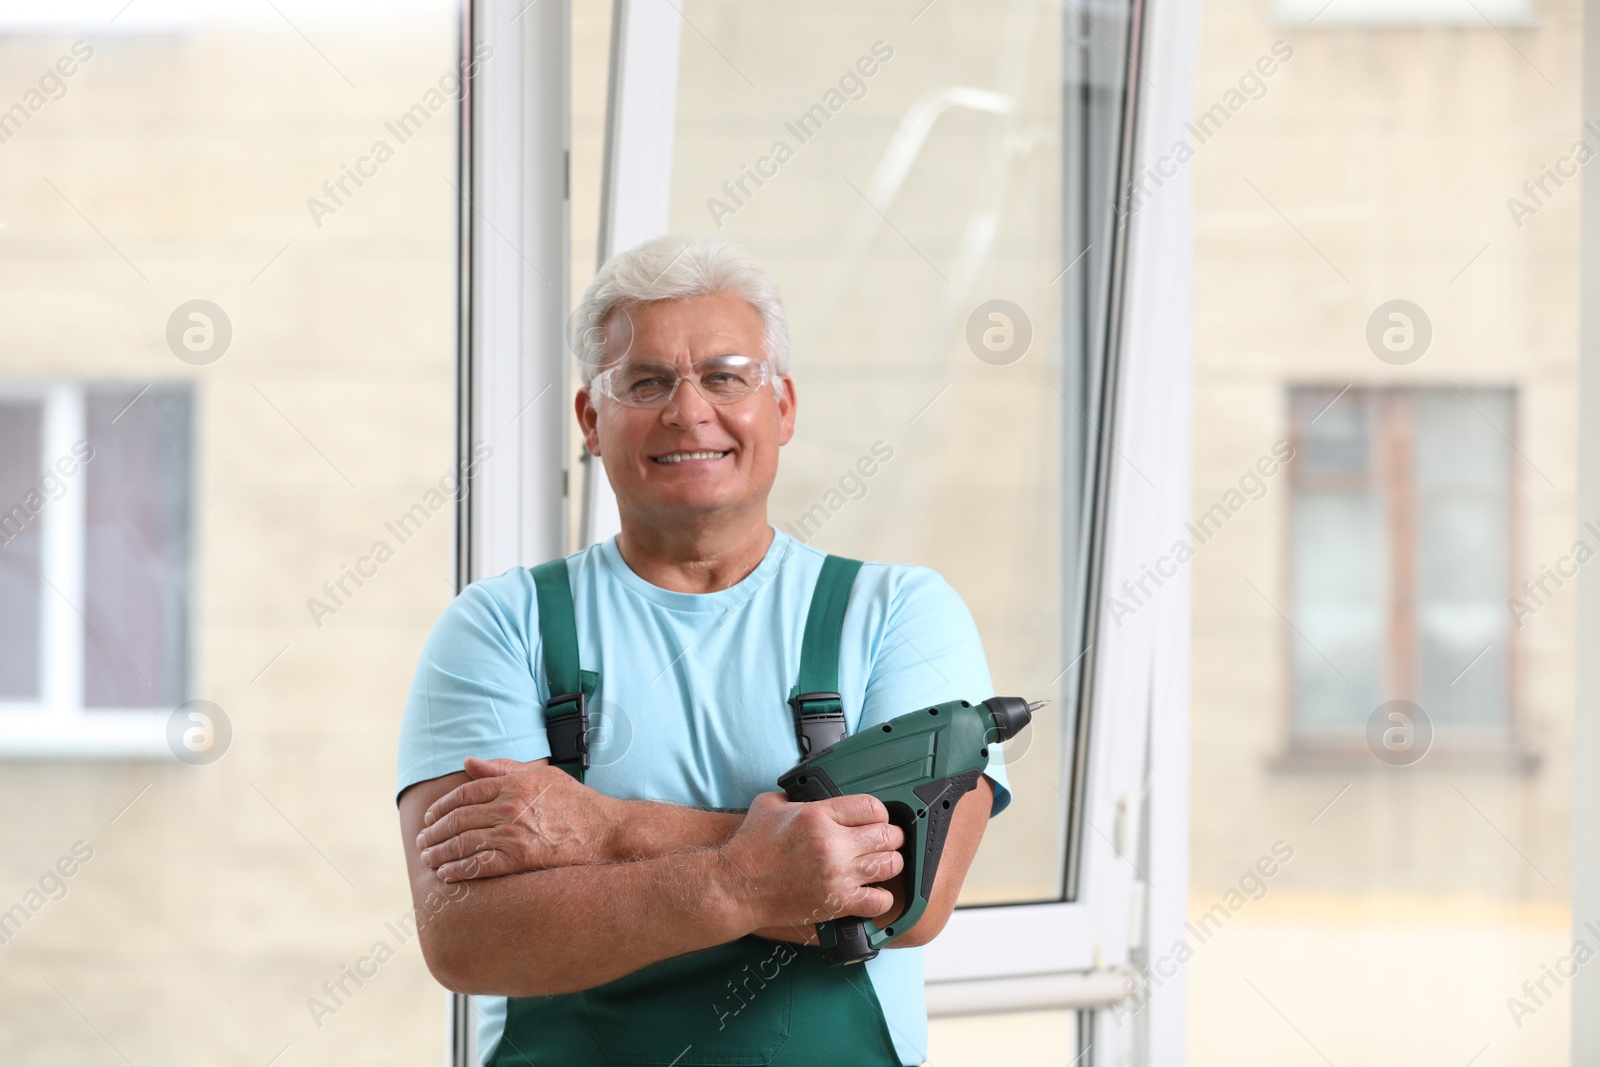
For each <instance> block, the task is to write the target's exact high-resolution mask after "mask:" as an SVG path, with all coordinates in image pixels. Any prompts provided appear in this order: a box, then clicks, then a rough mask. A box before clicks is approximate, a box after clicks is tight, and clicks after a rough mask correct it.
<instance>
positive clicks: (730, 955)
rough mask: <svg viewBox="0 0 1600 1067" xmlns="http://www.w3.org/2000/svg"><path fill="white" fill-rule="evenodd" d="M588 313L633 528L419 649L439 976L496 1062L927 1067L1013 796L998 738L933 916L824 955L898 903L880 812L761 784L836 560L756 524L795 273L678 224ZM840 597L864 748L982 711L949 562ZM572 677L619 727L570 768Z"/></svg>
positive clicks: (591, 363) (790, 740) (781, 389)
mask: <svg viewBox="0 0 1600 1067" xmlns="http://www.w3.org/2000/svg"><path fill="white" fill-rule="evenodd" d="M577 321H578V322H579V324H580V329H579V332H578V336H577V348H578V353H579V359H580V362H581V364H582V379H583V382H584V387H583V388H582V389H580V390H579V391H578V394H577V399H576V410H577V416H578V420H579V423H580V424H581V426H582V428H583V432H584V438H585V441H586V443H587V446H588V449H589V452H590V453H591V454H593V455H595V456H598V457H600V458H601V460H602V461H603V462H604V464H605V470H606V475H607V477H608V478H610V480H611V485H612V488H613V489H614V490H615V492H616V497H617V503H618V507H619V510H620V513H621V518H622V532H621V533H619V534H618V535H617V536H616V538H615V539H613V540H611V541H606V542H604V543H601V544H597V545H593V546H591V547H589V548H587V549H585V550H583V551H581V552H577V553H575V554H573V555H571V556H569V557H567V558H566V561H565V577H561V576H560V573H561V572H560V571H559V570H556V571H552V570H551V565H547V566H545V567H542V568H537V569H535V570H531V571H530V570H529V569H527V568H516V569H513V570H510V571H507V572H506V573H504V574H501V575H499V576H497V577H494V578H490V579H486V580H484V581H480V582H475V583H473V584H472V585H471V586H469V587H468V588H467V589H466V590H464V591H463V592H462V594H461V595H460V596H459V597H457V598H456V599H455V601H453V602H452V603H451V604H450V606H449V607H448V608H447V609H446V610H445V612H444V614H443V615H442V616H441V617H440V619H439V621H438V623H437V624H436V625H435V627H434V630H433V633H432V635H431V636H430V637H429V639H428V642H427V645H426V647H425V648H424V650H423V653H422V657H421V662H420V663H419V664H418V666H417V671H416V676H415V678H414V680H413V682H412V687H411V695H410V699H409V701H408V702H407V705H406V710H405V717H404V721H403V724H402V727H401V736H400V760H399V763H400V775H399V805H400V822H401V830H402V834H403V838H404V842H405V848H406V856H407V860H408V864H409V869H410V877H411V889H412V895H413V897H414V899H415V901H416V905H417V908H418V909H419V912H420V913H421V921H420V923H419V928H420V940H421V944H422V950H423V954H424V956H425V958H426V960H427V963H428V967H429V969H430V970H431V971H432V972H433V974H434V976H435V977H436V978H438V980H439V981H440V982H442V983H443V984H444V985H445V986H447V987H448V988H450V989H452V990H455V991H457V992H461V993H472V994H478V995H479V997H478V1005H479V1010H480V1018H481V1022H480V1029H479V1052H480V1055H481V1056H482V1057H483V1062H484V1063H485V1064H486V1065H489V1067H505V1065H513V1064H517V1065H521V1064H535V1063H537V1064H541V1065H544V1064H550V1065H560V1067H570V1065H574V1064H588V1063H596V1064H598V1063H606V1064H661V1065H663V1067H665V1065H668V1064H673V1065H676V1067H691V1065H695V1064H708V1065H709V1064H717V1065H724V1067H726V1065H732V1064H766V1065H772V1067H788V1065H800V1064H805V1065H811V1064H823V1065H832V1067H841V1065H848V1064H862V1065H871V1067H883V1065H890V1067H893V1065H900V1064H920V1063H922V1061H923V1059H924V1058H925V1055H926V1050H927V1013H926V1006H925V1004H924V1001H923V991H922V950H921V947H920V946H922V945H923V944H925V943H927V942H928V941H929V940H931V939H932V938H933V937H934V936H935V935H936V934H937V933H938V932H939V931H940V930H941V929H942V928H943V926H944V924H945V922H946V921H947V920H948V919H949V917H950V912H951V909H952V908H953V907H954V905H955V900H956V896H957V894H958V893H959V891H960V888H961V882H962V879H963V878H964V877H965V876H966V872H967V868H968V867H969V866H970V864H971V861H972V857H973V854H974V853H975V852H976V851H977V847H978V842H979V840H980V838H981V837H982V834H983V830H984V827H985V825H986V822H987V820H988V819H989V817H990V816H991V815H993V814H997V813H998V812H999V811H1001V810H1002V809H1003V808H1004V807H1005V806H1006V805H1007V804H1008V803H1009V802H1010V792H1009V790H1008V787H1007V783H1006V777H1005V770H1004V766H1003V762H1002V759H1001V757H1000V756H999V751H1000V749H999V746H990V750H989V751H990V753H991V756H990V765H989V769H988V772H987V776H985V777H981V778H980V779H979V780H978V786H977V788H976V789H974V790H972V791H971V792H970V793H968V794H966V796H965V797H963V798H962V799H961V801H960V802H959V803H958V804H957V806H956V813H955V816H954V821H953V826H952V829H951V831H950V834H949V837H948V839H947V844H946V846H945V851H944V857H943V860H942V862H941V864H940V866H939V869H938V873H937V876H936V881H935V884H934V889H933V893H932V895H931V898H930V907H929V908H928V910H927V912H926V914H925V916H924V918H923V919H922V920H921V921H920V922H919V923H918V924H917V925H916V926H915V927H914V928H913V929H912V930H911V932H910V933H908V934H906V935H904V936H903V937H901V938H900V939H899V940H898V941H895V942H893V943H892V945H890V946H889V947H888V948H887V949H886V950H885V951H884V952H882V953H880V954H879V955H878V957H877V958H875V959H872V960H869V961H868V962H867V963H866V965H865V968H864V973H863V968H858V967H838V968H830V967H829V966H827V964H826V963H825V962H824V961H823V960H822V958H821V953H820V950H819V949H817V948H816V947H815V946H816V943H817V942H816V934H815V930H814V927H813V925H812V924H813V923H815V922H816V921H818V920H821V919H829V918H834V917H837V916H841V915H857V916H867V917H877V918H878V922H879V923H880V924H888V923H890V922H892V921H893V919H894V917H895V916H897V915H898V914H899V913H900V911H901V909H902V907H903V900H904V897H903V889H902V887H901V884H900V883H901V881H902V880H901V879H900V878H898V877H897V876H898V875H899V873H900V870H901V867H902V860H901V857H900V855H899V853H898V852H897V851H895V850H896V849H897V848H899V847H900V846H901V844H902V843H903V836H902V834H901V832H900V830H899V829H898V828H897V827H895V826H894V825H893V824H892V823H890V822H889V821H888V813H887V811H886V810H885V808H884V806H883V805H882V804H881V803H880V802H879V801H878V800H877V799H876V798H873V797H870V796H847V797H836V798H833V799H831V800H824V801H818V802H813V803H803V804H795V803H790V802H789V801H788V800H787V799H786V798H785V797H784V795H783V794H782V793H781V792H774V791H773V789H774V786H775V783H776V781H777V778H778V776H779V775H780V774H781V773H782V772H783V771H785V770H787V769H788V768H789V767H791V766H793V765H794V764H795V763H796V762H797V760H798V759H799V758H800V755H801V748H800V742H799V740H798V739H797V732H796V731H797V727H796V722H795V718H794V712H793V711H792V710H791V706H790V705H789V704H788V703H787V701H788V700H789V697H790V696H791V695H792V693H793V692H794V687H795V685H796V679H797V672H798V670H799V667H800V664H801V659H802V644H803V631H804V629H805V627H806V620H807V615H808V609H809V608H810V604H811V599H812V594H813V590H814V589H815V588H816V587H817V585H818V583H819V581H820V580H822V579H821V577H820V576H821V575H822V574H823V565H824V559H825V555H824V553H822V552H820V551H817V550H816V549H814V548H811V547H808V546H806V545H802V544H800V543H799V542H797V541H795V540H794V539H792V538H790V537H789V536H787V535H786V534H784V533H782V532H780V531H778V530H776V529H774V528H773V527H772V525H770V524H769V522H768V521H767V496H768V494H769V492H770V491H771V489H772V484H773V481H774V479H775V477H776V475H777V469H778V450H779V448H780V446H782V445H784V444H786V443H787V442H788V441H789V439H790V438H791V437H792V436H793V434H794V425H795V410H796V398H795V387H794V382H793V381H792V379H791V378H790V377H789V366H788V364H789V339H788V325H787V320H786V317H785V313H784V310H783V304H782V302H781V300H780V298H779V296H778V292H777V288H776V286H775V285H774V284H773V282H772V281H771V279H770V278H769V277H768V276H767V275H766V273H765V271H764V270H763V269H762V268H761V266H760V265H759V264H758V263H757V262H756V261H755V260H754V259H753V258H751V257H750V256H749V255H748V254H747V253H745V252H743V251H742V250H740V249H738V248H737V247H736V246H733V245H730V244H727V243H724V242H716V241H708V240H696V239H689V238H682V237H662V238H658V239H656V240H652V241H649V242H646V243H645V244H642V245H640V246H639V247H637V248H635V249H633V250H631V251H629V252H626V253H623V254H622V255H619V256H617V257H615V258H614V259H612V260H611V261H610V262H608V263H607V264H606V265H605V266H604V267H603V268H602V269H601V271H600V273H599V274H598V275H597V276H596V278H595V279H594V281H593V282H592V283H591V284H590V286H589V287H588V289H587V290H586V291H585V293H584V296H583V301H582V305H581V307H580V309H579V315H578V317H577ZM835 562H838V561H835ZM553 566H555V567H557V568H559V567H560V564H559V562H558V563H556V564H554V565H553ZM830 566H831V565H830ZM552 575H556V577H552ZM847 589H848V593H847V596H848V599H847V601H841V602H842V603H845V604H847V606H845V607H844V609H843V615H842V622H841V623H840V624H839V625H840V628H839V629H838V630H837V631H836V636H837V638H838V648H837V650H836V653H835V652H834V650H833V649H832V648H831V645H830V648H829V652H830V656H829V659H828V661H827V663H826V666H827V668H828V669H829V670H834V669H836V671H837V690H836V691H837V693H838V694H839V698H840V699H839V700H838V701H837V702H836V703H835V704H834V708H833V710H834V712H835V713H836V712H837V711H838V710H839V705H842V711H843V719H844V731H845V732H847V733H853V732H855V731H857V730H864V729H868V728H869V727H874V726H876V725H878V724H880V723H882V722H884V721H885V720H887V719H891V718H893V717H894V716H896V715H900V714H903V713H905V712H908V711H914V710H916V709H917V708H920V707H924V706H930V705H933V704H937V703H941V702H943V701H947V700H954V699H964V700H969V701H973V702H977V701H979V700H983V699H986V698H988V697H990V696H993V695H994V691H993V688H992V686H991V684H990V679H989V671H988V666H987V663H986V661H985V659H984V655H983V648H982V644H981V642H980V640H979V637H978V633H977V629H976V627H975V626H974V624H973V621H972V616H971V614H970V613H969V612H968V611H967V608H966V606H965V605H964V604H963V603H962V601H961V598H960V597H959V596H958V595H957V594H956V592H955V591H954V590H953V589H952V588H951V587H950V586H949V584H948V583H946V582H945V581H944V580H943V579H942V578H940V577H939V575H938V574H936V573H935V572H933V571H931V570H928V569H926V568H922V567H911V566H901V565H894V564H879V563H867V564H865V565H863V566H861V567H860V569H859V571H858V572H857V573H856V576H855V579H854V584H853V586H852V587H847ZM569 595H570V599H568V598H569ZM541 610H542V611H543V617H541ZM557 615H564V616H565V617H566V619H567V620H569V621H568V622H567V623H566V626H567V629H566V630H562V629H561V627H560V625H559V622H560V620H558V619H557V618H556V616H557ZM541 623H543V625H541ZM552 635H554V636H552ZM567 635H570V636H567ZM808 656H809V653H808ZM835 659H836V660H837V663H836V664H835V663H834V662H833V661H834V660H835ZM808 662H809V661H808ZM553 664H554V666H552V665H553ZM580 667H581V671H582V672H583V677H582V686H581V688H582V689H583V691H584V692H586V693H588V698H587V705H588V707H589V709H590V714H591V716H595V715H598V717H599V720H600V725H601V726H602V727H603V728H601V729H597V730H594V731H592V732H591V735H590V743H589V756H588V759H589V766H588V768H587V770H584V771H581V772H578V771H575V772H574V773H581V776H582V780H581V781H580V780H579V779H578V778H577V777H574V775H573V774H569V773H567V771H566V770H563V769H562V767H563V766H565V767H568V768H569V769H570V768H574V767H575V766H576V765H575V764H573V763H571V762H570V761H571V760H573V759H575V758H576V757H575V756H574V755H573V752H574V751H575V749H574V748H573V745H574V744H575V742H574V741H573V740H572V737H573V736H574V735H573V734H572V733H571V732H570V731H569V730H567V727H569V726H571V724H572V723H573V722H574V721H575V719H574V717H573V716H574V714H575V712H574V710H573V709H574V708H575V707H576V706H578V691H579V688H580V685H579V681H578V678H579V669H580ZM556 675H559V677H556V680H557V681H558V682H560V683H561V686H562V687H558V688H556V689H555V690H554V691H552V689H551V676H556ZM596 675H598V679H596V677H595V676H596ZM567 686H571V687H572V688H571V689H567V688H565V687H567ZM547 705H548V708H547ZM547 710H548V712H549V715H548V722H547ZM547 725H551V726H553V727H554V729H552V731H551V732H550V733H549V734H548V735H547ZM552 741H554V742H555V743H556V744H557V751H555V752H554V753H553V752H552V747H551V743H552ZM552 755H554V756H555V761H554V763H552V759H551V757H552ZM463 888H465V891H464V892H463Z"/></svg>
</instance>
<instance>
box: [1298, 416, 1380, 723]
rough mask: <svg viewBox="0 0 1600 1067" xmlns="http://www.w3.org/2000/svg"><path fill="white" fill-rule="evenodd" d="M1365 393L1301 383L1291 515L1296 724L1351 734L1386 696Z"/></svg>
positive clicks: (1376, 499) (1375, 495) (1376, 498)
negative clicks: (1382, 690)
mask: <svg viewBox="0 0 1600 1067" xmlns="http://www.w3.org/2000/svg"><path fill="white" fill-rule="evenodd" d="M1373 399H1374V398H1372V397H1371V396H1369V395H1368V394H1366V393H1364V392H1362V393H1354V394H1353V395H1351V394H1349V393H1347V394H1345V395H1344V396H1340V395H1339V392H1338V391H1337V390H1332V389H1329V390H1322V389H1304V390H1295V391H1294V393H1293V394H1292V398H1291V405H1290V407H1291V412H1292V418H1293V424H1294V430H1295V433H1296V435H1297V437H1298V439H1299V441H1300V445H1299V454H1298V456H1297V457H1296V460H1295V461H1294V465H1293V466H1292V467H1291V471H1292V472H1293V473H1292V474H1291V478H1292V479H1294V485H1295V491H1294V501H1293V504H1292V515H1291V518H1290V524H1291V529H1292V531H1293V532H1292V534H1291V537H1292V539H1293V540H1292V544H1291V545H1290V551H1289V555H1290V567H1291V568H1292V578H1291V595H1292V597H1293V610H1292V612H1291V618H1292V619H1293V624H1294V625H1293V630H1292V640H1291V641H1290V642H1289V657H1290V663H1291V665H1292V668H1291V669H1292V671H1293V679H1294V681H1293V684H1294V716H1295V728H1296V730H1297V731H1299V732H1300V733H1302V734H1305V735H1310V734H1315V733H1318V732H1322V733H1331V734H1334V735H1348V734H1349V733H1350V732H1351V730H1352V729H1353V728H1359V727H1360V726H1362V725H1363V724H1364V723H1365V722H1366V718H1367V715H1368V714H1369V713H1370V712H1371V710H1372V708H1374V707H1376V706H1377V704H1378V701H1379V700H1380V697H1379V693H1380V692H1381V688H1382V683H1383V664H1384V650H1385V649H1386V648H1387V647H1388V618H1387V613H1388V596H1387V590H1388V588H1389V551H1388V543H1387V526H1386V523H1385V513H1384V501H1383V497H1382V495H1381V494H1380V492H1379V489H1378V482H1377V479H1376V477H1375V476H1374V470H1373V464H1372V456H1373V448H1374V441H1373V435H1374V430H1375V425H1374V423H1375V420H1374V414H1375V405H1374V403H1373Z"/></svg>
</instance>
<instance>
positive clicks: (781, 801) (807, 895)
mask: <svg viewBox="0 0 1600 1067" xmlns="http://www.w3.org/2000/svg"><path fill="white" fill-rule="evenodd" d="M904 841H905V835H904V834H903V833H902V832H901V830H900V828H899V827H898V826H895V825H894V824H893V823H891V822H890V821H889V809H887V808H885V807H884V806H883V802H882V801H880V800H879V799H878V798H877V797H874V796H870V795H866V794H855V795H852V796H843V797H830V798H829V799H827V800H817V801H810V802H805V803H794V802H791V801H790V800H789V799H788V798H787V797H785V796H784V794H783V793H781V792H773V793H762V794H760V795H759V796H757V797H756V798H755V800H754V801H752V802H751V804H750V810H749V812H748V813H747V814H746V815H745V817H744V822H743V823H742V824H741V825H740V827H739V829H738V830H737V831H736V832H735V833H734V834H733V836H732V837H730V838H728V840H727V843H726V844H724V845H723V846H722V847H721V849H719V850H718V851H719V855H720V856H721V858H722V860H723V862H724V863H725V864H726V865H727V866H728V867H730V868H731V869H732V870H733V871H734V872H735V875H734V878H733V885H732V888H733V890H734V893H735V895H736V896H737V897H738V898H739V900H740V902H741V903H742V904H743V905H744V907H745V909H746V913H747V918H748V920H749V923H748V925H750V926H753V927H755V928H756V930H757V932H763V931H766V930H769V929H772V928H775V927H784V928H792V929H799V930H803V929H806V924H809V923H814V922H818V921H821V920H824V919H834V918H838V917H839V916H841V915H859V916H862V917H871V916H875V915H881V914H883V913H884V912H886V911H888V910H889V909H890V908H891V907H893V906H894V897H893V895H892V894H891V893H890V891H889V890H887V889H881V888H874V886H873V883H874V882H882V881H884V880H885V879H889V878H893V877H895V876H896V875H898V874H899V873H900V871H901V869H902V868H903V867H904V865H905V861H904V860H903V859H902V858H901V856H900V853H899V852H897V851H895V850H896V849H898V848H899V847H900V846H901V844H903V843H904Z"/></svg>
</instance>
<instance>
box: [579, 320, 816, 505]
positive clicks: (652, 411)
mask: <svg viewBox="0 0 1600 1067" xmlns="http://www.w3.org/2000/svg"><path fill="white" fill-rule="evenodd" d="M762 333H763V331H762V323H761V315H760V313H759V312H757V311H756V309H755V308H753V307H751V306H750V304H749V303H747V302H746V301H745V300H743V299H741V298H740V297H737V296H734V295H732V294H729V293H712V294H709V295H706V296H697V297H693V298H691V299H689V300H657V301H652V302H650V303H647V304H634V305H631V306H627V307H623V308H619V309H617V310H616V311H613V312H612V313H611V314H610V315H609V316H607V318H606V322H605V335H606V344H605V350H606V352H607V353H608V356H607V362H605V363H604V364H602V369H603V370H604V369H608V368H610V367H611V366H614V365H616V364H617V363H618V362H622V361H649V362H653V363H670V364H673V365H675V366H676V367H678V368H679V371H680V373H683V374H688V373H689V368H690V365H691V364H692V363H693V362H694V361H696V360H700V359H705V358H706V357H708V356H721V355H727V354H729V353H734V352H736V353H739V354H741V355H747V356H754V357H757V358H764V357H765V355H766V352H765V349H764V347H763V345H762ZM630 335H631V336H630ZM621 349H625V350H626V351H625V352H623V354H622V355H621V357H620V359H619V357H618V355H617V352H618V350H621ZM577 414H578V424H579V425H580V426H581V427H582V428H583V436H584V442H585V443H586V444H587V445H588V448H589V452H590V453H591V454H593V455H596V456H599V457H601V459H602V460H603V461H604V462H605V466H606V476H607V477H608V478H609V479H610V480H611V488H612V490H613V491H614V492H615V493H616V496H617V505H618V508H619V510H620V511H621V513H622V515H623V518H624V521H627V520H628V519H630V518H633V519H639V520H642V521H644V522H648V523H650V524H652V525H662V524H667V525H670V524H671V523H673V522H675V521H682V520H684V519H686V518H690V517H705V516H707V515H710V514H714V513H717V512H724V513H725V514H726V515H727V517H728V518H730V519H738V518H743V517H749V516H755V517H759V520H760V521H761V522H765V521H766V502H767V494H768V493H769V492H771V490H772V483H773V481H774V480H775V479H776V478H777V474H778V448H779V447H780V446H781V445H784V444H787V443H788V441H789V438H790V437H792V436H794V414H795V401H794V386H793V383H792V382H790V381H789V379H787V378H773V379H772V380H771V381H769V382H768V383H767V384H766V385H765V386H763V387H762V388H761V389H759V390H757V391H756V392H754V393H752V394H750V395H749V396H747V397H745V398H744V399H742V400H739V401H736V402H734V403H732V404H712V403H711V402H709V401H708V400H706V399H705V398H704V397H703V396H701V395H700V393H699V392H698V391H697V390H696V389H695V387H694V384H693V383H692V382H690V381H684V382H682V383H680V384H679V386H678V389H677V392H676V393H675V394H674V395H673V397H672V401H671V403H669V404H666V405H664V406H662V407H659V408H635V407H629V406H627V405H625V404H620V403H618V402H617V401H615V400H612V399H610V398H609V397H604V396H600V395H599V394H598V393H592V392H591V390H589V389H587V388H585V389H580V390H579V391H578V396H577Z"/></svg>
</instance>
